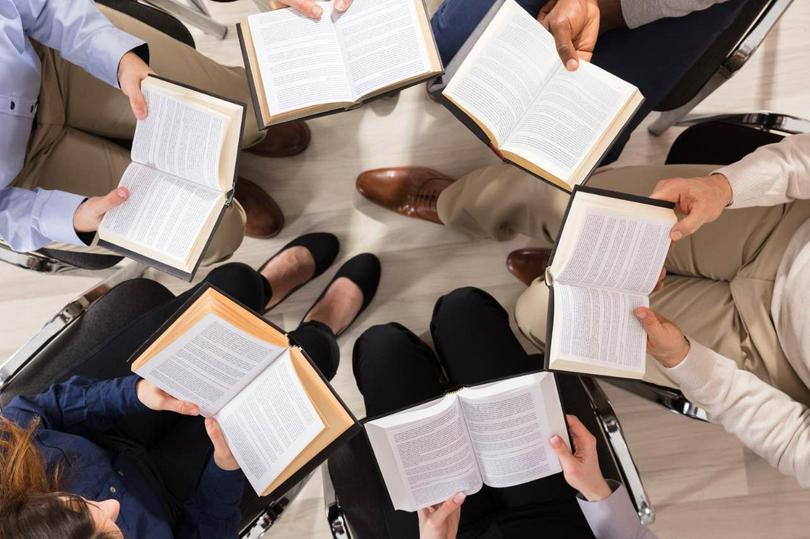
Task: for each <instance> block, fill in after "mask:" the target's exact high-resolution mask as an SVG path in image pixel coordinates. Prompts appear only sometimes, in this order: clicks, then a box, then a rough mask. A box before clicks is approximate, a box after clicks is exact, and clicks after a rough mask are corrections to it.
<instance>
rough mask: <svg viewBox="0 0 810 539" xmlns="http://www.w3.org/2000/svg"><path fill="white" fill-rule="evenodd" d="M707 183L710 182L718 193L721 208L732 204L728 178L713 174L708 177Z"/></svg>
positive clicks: (732, 193) (732, 194)
mask: <svg viewBox="0 0 810 539" xmlns="http://www.w3.org/2000/svg"><path fill="white" fill-rule="evenodd" d="M709 181H711V182H712V183H713V184H714V185H715V187H716V188H717V189H718V191H719V192H720V197H721V200H722V201H723V207H727V206H730V205H731V203H732V202H734V190H733V189H732V188H731V182H730V181H728V178H727V177H726V176H725V175H723V174H720V173H718V172H715V173H714V174H712V175H711V176H709Z"/></svg>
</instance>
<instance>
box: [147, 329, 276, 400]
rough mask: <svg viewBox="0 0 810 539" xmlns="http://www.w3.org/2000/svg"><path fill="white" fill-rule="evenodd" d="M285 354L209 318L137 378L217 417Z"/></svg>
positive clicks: (154, 357) (149, 364)
mask: <svg viewBox="0 0 810 539" xmlns="http://www.w3.org/2000/svg"><path fill="white" fill-rule="evenodd" d="M284 350H285V348H283V347H280V346H275V345H272V344H270V343H267V342H265V341H262V340H261V339H258V338H257V337H254V336H253V335H250V334H249V333H246V332H244V331H242V330H241V329H239V328H238V327H236V326H234V325H233V324H230V323H228V322H226V321H225V320H223V319H222V318H220V317H218V316H217V315H215V314H207V315H205V317H203V318H202V319H201V320H200V321H199V322H198V323H197V324H195V325H194V326H193V327H192V328H190V329H189V330H188V331H186V332H185V333H184V334H183V335H181V336H180V337H178V338H177V339H176V340H175V341H174V342H172V343H171V344H170V345H168V346H167V347H166V348H164V349H163V350H161V351H159V352H158V353H157V354H155V355H154V356H153V357H152V358H151V359H150V360H149V361H148V362H146V363H144V364H143V365H141V367H140V368H138V369H137V371H136V373H137V374H138V375H139V376H140V377H141V378H144V379H146V380H149V381H150V382H152V383H153V384H155V385H156V386H158V387H159V388H161V389H162V390H163V391H165V392H166V393H168V394H169V395H172V396H173V397H176V398H178V399H181V400H185V401H190V402H193V403H195V404H197V405H198V406H199V407H200V410H201V411H202V413H203V415H205V416H213V415H215V414H216V413H217V412H218V411H219V410H220V409H221V408H222V407H223V406H225V404H226V403H227V402H228V401H230V400H231V399H232V398H234V396H236V394H237V393H239V391H240V390H241V389H242V388H244V387H245V386H247V385H248V383H249V382H250V381H251V380H252V379H253V378H254V377H256V376H257V375H258V374H259V373H260V372H261V371H262V370H263V369H264V368H265V367H267V366H268V365H269V364H270V363H271V362H273V360H274V359H275V358H277V357H279V355H281V354H282V352H284Z"/></svg>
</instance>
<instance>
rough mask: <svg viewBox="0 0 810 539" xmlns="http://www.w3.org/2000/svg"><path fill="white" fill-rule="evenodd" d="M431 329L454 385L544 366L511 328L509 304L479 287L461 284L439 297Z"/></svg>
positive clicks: (519, 372)
mask: <svg viewBox="0 0 810 539" xmlns="http://www.w3.org/2000/svg"><path fill="white" fill-rule="evenodd" d="M430 332H431V334H432V335H433V342H434V345H435V346H436V353H437V355H438V356H439V359H440V361H441V362H442V365H443V366H444V368H445V369H446V371H447V378H448V380H449V383H450V386H451V387H452V386H459V385H469V384H478V383H481V382H486V381H488V380H492V379H495V378H503V377H506V376H513V375H517V374H521V373H524V372H528V371H532V370H538V369H541V368H542V367H543V365H542V363H541V362H540V360H539V359H538V358H537V357H536V356H530V355H529V354H527V353H526V351H525V350H524V349H523V346H521V344H520V343H519V342H518V340H517V338H516V337H515V335H514V333H512V329H511V328H510V327H509V314H508V313H507V312H506V310H505V309H504V308H503V307H501V305H500V304H499V303H498V302H497V300H495V298H493V297H492V296H490V295H489V294H488V293H486V292H484V291H483V290H481V289H478V288H471V287H468V288H459V289H457V290H454V291H453V292H451V293H449V294H447V295H445V296H442V297H441V298H439V300H438V301H437V302H436V306H435V308H434V309H433V319H432V320H431V322H430Z"/></svg>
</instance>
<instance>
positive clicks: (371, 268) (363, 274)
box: [301, 253, 382, 337]
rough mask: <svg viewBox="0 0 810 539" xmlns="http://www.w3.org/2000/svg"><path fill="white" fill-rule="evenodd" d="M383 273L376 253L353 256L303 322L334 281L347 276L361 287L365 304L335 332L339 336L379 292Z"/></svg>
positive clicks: (302, 321) (342, 267) (324, 292)
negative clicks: (349, 320) (378, 288)
mask: <svg viewBox="0 0 810 539" xmlns="http://www.w3.org/2000/svg"><path fill="white" fill-rule="evenodd" d="M381 273H382V268H381V266H380V259H379V258H377V257H376V256H375V255H373V254H371V253H363V254H359V255H357V256H355V257H353V258H351V259H350V260H349V261H348V262H346V263H345V264H343V265H342V266H341V267H340V269H339V270H338V271H337V273H336V274H335V276H334V277H332V280H331V281H330V282H329V284H328V285H327V286H326V288H324V289H323V292H322V293H321V295H320V296H318V299H316V300H315V302H314V303H313V304H312V307H310V308H309V310H308V311H307V312H306V314H305V315H304V317H303V318H302V319H301V323H302V324H303V323H304V320H306V318H307V316H309V313H310V312H312V309H314V308H315V306H316V305H318V303H319V302H320V301H321V300H322V299H323V298H324V296H325V295H326V293H327V292H328V291H329V288H330V287H331V286H332V285H333V284H334V282H335V281H337V280H338V279H340V278H341V277H345V278H347V279H349V280H350V281H351V282H353V283H354V284H356V285H357V288H359V289H360V292H362V294H363V304H362V305H361V306H360V309H359V310H358V311H357V313H356V314H355V315H354V318H352V320H351V322H349V323H348V324H346V327H343V328H341V329H339V330H338V331H337V332H335V337H339V336H340V335H342V334H343V333H344V332H345V331H346V330H347V329H348V328H349V326H351V325H352V324H353V323H354V321H355V320H357V317H358V316H360V314H361V313H362V312H363V311H365V310H366V307H368V304H369V303H371V300H372V299H373V298H374V294H376V293H377V287H378V286H379V284H380V274H381Z"/></svg>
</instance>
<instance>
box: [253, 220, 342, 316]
mask: <svg viewBox="0 0 810 539" xmlns="http://www.w3.org/2000/svg"><path fill="white" fill-rule="evenodd" d="M299 246H300V247H303V248H305V249H306V250H307V251H309V254H311V255H312V259H313V260H315V273H314V274H313V275H312V277H310V278H309V279H307V280H306V281H304V282H303V283H301V284H300V285H298V286H296V287H295V288H293V289H292V290H290V292H289V293H287V295H286V296H284V297H283V298H281V299H280V300H279V301H278V302H277V303H275V304H274V305H273V307H277V306H278V305H279V304H280V303H281V302H282V301H284V300H285V299H287V298H288V297H290V296H291V295H292V294H293V292H295V291H296V290H298V289H299V288H301V287H302V286H304V285H305V284H307V283H308V282H310V281H311V280H313V279H315V278H316V277H318V276H319V275H321V274H322V273H323V272H324V271H326V269H327V268H328V267H329V266H331V265H332V262H334V261H335V258H337V255H338V252H339V251H340V241H339V240H338V239H337V237H336V236H335V235H334V234H329V233H328V232H313V233H311V234H304V235H303V236H299V237H297V238H295V239H294V240H292V241H291V242H290V243H288V244H287V245H285V246H284V247H282V248H281V250H280V251H278V252H277V253H276V254H274V255H273V256H271V257H270V258H269V259H267V261H266V262H265V263H264V264H262V266H261V267H260V268H259V273H261V271H262V270H263V269H264V268H265V267H266V266H267V264H269V263H270V262H271V261H272V260H273V259H274V258H276V257H277V256H279V255H280V254H281V253H283V252H284V251H287V250H289V249H292V248H293V247H299ZM269 310H270V309H265V311H264V312H265V313H266V312H267V311H269Z"/></svg>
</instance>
